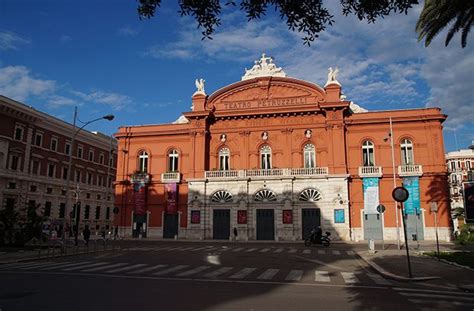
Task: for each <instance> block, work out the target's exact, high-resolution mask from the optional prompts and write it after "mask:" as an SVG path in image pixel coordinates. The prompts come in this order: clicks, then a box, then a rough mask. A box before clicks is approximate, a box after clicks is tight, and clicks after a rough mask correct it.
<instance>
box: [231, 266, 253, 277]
mask: <svg viewBox="0 0 474 311" xmlns="http://www.w3.org/2000/svg"><path fill="white" fill-rule="evenodd" d="M255 270H257V268H243V269H242V270H240V271H239V272H237V273H235V274H233V275H231V276H230V277H229V278H231V279H243V278H244V277H246V276H247V275H249V274H250V273H252V272H254V271H255Z"/></svg>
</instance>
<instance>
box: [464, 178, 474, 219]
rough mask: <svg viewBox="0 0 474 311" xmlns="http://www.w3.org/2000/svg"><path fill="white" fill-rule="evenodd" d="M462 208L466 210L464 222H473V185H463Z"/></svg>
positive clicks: (470, 183)
mask: <svg viewBox="0 0 474 311" xmlns="http://www.w3.org/2000/svg"><path fill="white" fill-rule="evenodd" d="M463 185H464V207H465V209H466V221H469V222H472V221H474V183H472V182H469V183H467V182H466V183H464V184H463Z"/></svg>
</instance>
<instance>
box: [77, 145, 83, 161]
mask: <svg viewBox="0 0 474 311" xmlns="http://www.w3.org/2000/svg"><path fill="white" fill-rule="evenodd" d="M82 150H83V149H82V147H81V146H79V147H77V157H78V158H79V159H82Z"/></svg>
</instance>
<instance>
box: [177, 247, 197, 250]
mask: <svg viewBox="0 0 474 311" xmlns="http://www.w3.org/2000/svg"><path fill="white" fill-rule="evenodd" d="M194 248H195V247H194V246H193V247H185V248H182V249H180V251H189V250H192V249H194Z"/></svg>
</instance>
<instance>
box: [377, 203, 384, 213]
mask: <svg viewBox="0 0 474 311" xmlns="http://www.w3.org/2000/svg"><path fill="white" fill-rule="evenodd" d="M377 212H379V213H380V214H383V213H384V212H385V206H384V205H383V204H379V205H377Z"/></svg>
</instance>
